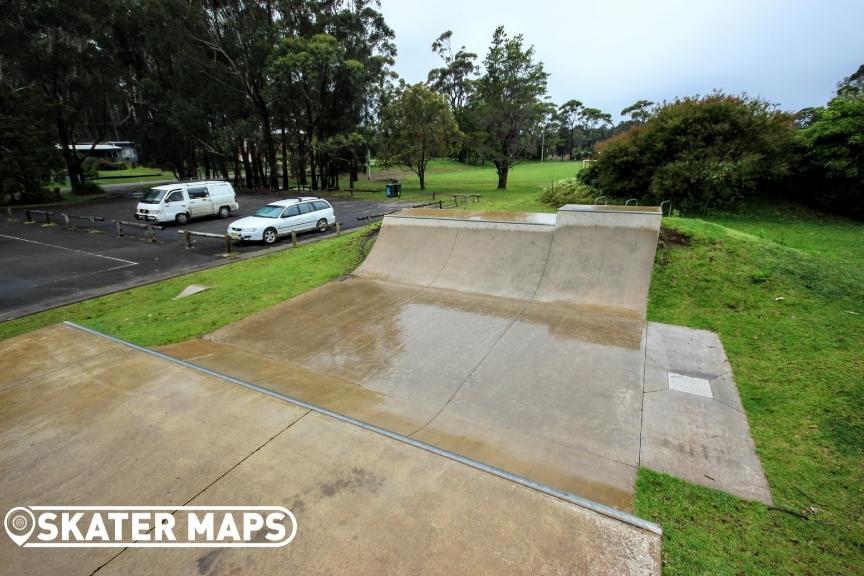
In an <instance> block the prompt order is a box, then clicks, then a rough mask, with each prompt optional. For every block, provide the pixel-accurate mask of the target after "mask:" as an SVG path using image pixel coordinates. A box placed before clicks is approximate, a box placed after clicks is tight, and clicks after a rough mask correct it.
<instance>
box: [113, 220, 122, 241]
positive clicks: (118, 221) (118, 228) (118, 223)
mask: <svg viewBox="0 0 864 576" xmlns="http://www.w3.org/2000/svg"><path fill="white" fill-rule="evenodd" d="M114 224H116V225H117V236H121V237H122V236H123V224H121V223H120V220H115V221H114Z"/></svg>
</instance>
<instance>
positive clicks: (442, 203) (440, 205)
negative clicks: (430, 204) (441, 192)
mask: <svg viewBox="0 0 864 576" xmlns="http://www.w3.org/2000/svg"><path fill="white" fill-rule="evenodd" d="M438 209H439V210H443V209H444V201H443V200H438Z"/></svg>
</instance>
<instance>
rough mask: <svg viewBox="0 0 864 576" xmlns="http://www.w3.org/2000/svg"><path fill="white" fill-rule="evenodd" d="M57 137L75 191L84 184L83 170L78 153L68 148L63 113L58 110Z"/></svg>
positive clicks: (70, 143) (68, 138) (69, 144)
mask: <svg viewBox="0 0 864 576" xmlns="http://www.w3.org/2000/svg"><path fill="white" fill-rule="evenodd" d="M57 137H58V139H59V140H60V148H61V154H62V155H63V160H64V161H65V162H66V172H67V173H68V174H69V184H70V186H72V191H73V192H75V191H76V190H79V189H80V188H81V185H82V184H84V170H83V169H82V168H81V160H80V159H79V158H78V153H77V152H76V151H75V150H72V149H71V148H70V146H71V145H72V142H70V137H69V131H68V130H67V128H66V122H65V120H64V119H63V115H62V114H61V113H60V112H59V111H58V112H57Z"/></svg>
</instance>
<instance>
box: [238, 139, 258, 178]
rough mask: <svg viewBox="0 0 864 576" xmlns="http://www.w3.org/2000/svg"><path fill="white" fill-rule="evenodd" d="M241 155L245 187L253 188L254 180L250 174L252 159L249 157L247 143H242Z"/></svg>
mask: <svg viewBox="0 0 864 576" xmlns="http://www.w3.org/2000/svg"><path fill="white" fill-rule="evenodd" d="M240 152H241V154H242V156H243V173H244V174H245V175H246V188H250V189H251V188H254V186H255V181H254V180H253V176H252V161H251V160H250V159H249V158H250V152H249V145H248V144H247V143H244V144H243V148H242V149H241V150H240Z"/></svg>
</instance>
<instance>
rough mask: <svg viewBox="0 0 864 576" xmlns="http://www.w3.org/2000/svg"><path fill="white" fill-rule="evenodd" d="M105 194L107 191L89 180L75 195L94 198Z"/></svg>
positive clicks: (77, 189) (82, 184)
mask: <svg viewBox="0 0 864 576" xmlns="http://www.w3.org/2000/svg"><path fill="white" fill-rule="evenodd" d="M104 192H105V191H104V190H103V189H102V188H101V187H100V186H99V185H98V184H96V183H94V182H91V181H89V180H85V181H84V182H82V183H81V186H79V187H78V188H76V189H75V193H76V194H80V195H82V196H94V195H96V194H102V193H104Z"/></svg>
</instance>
